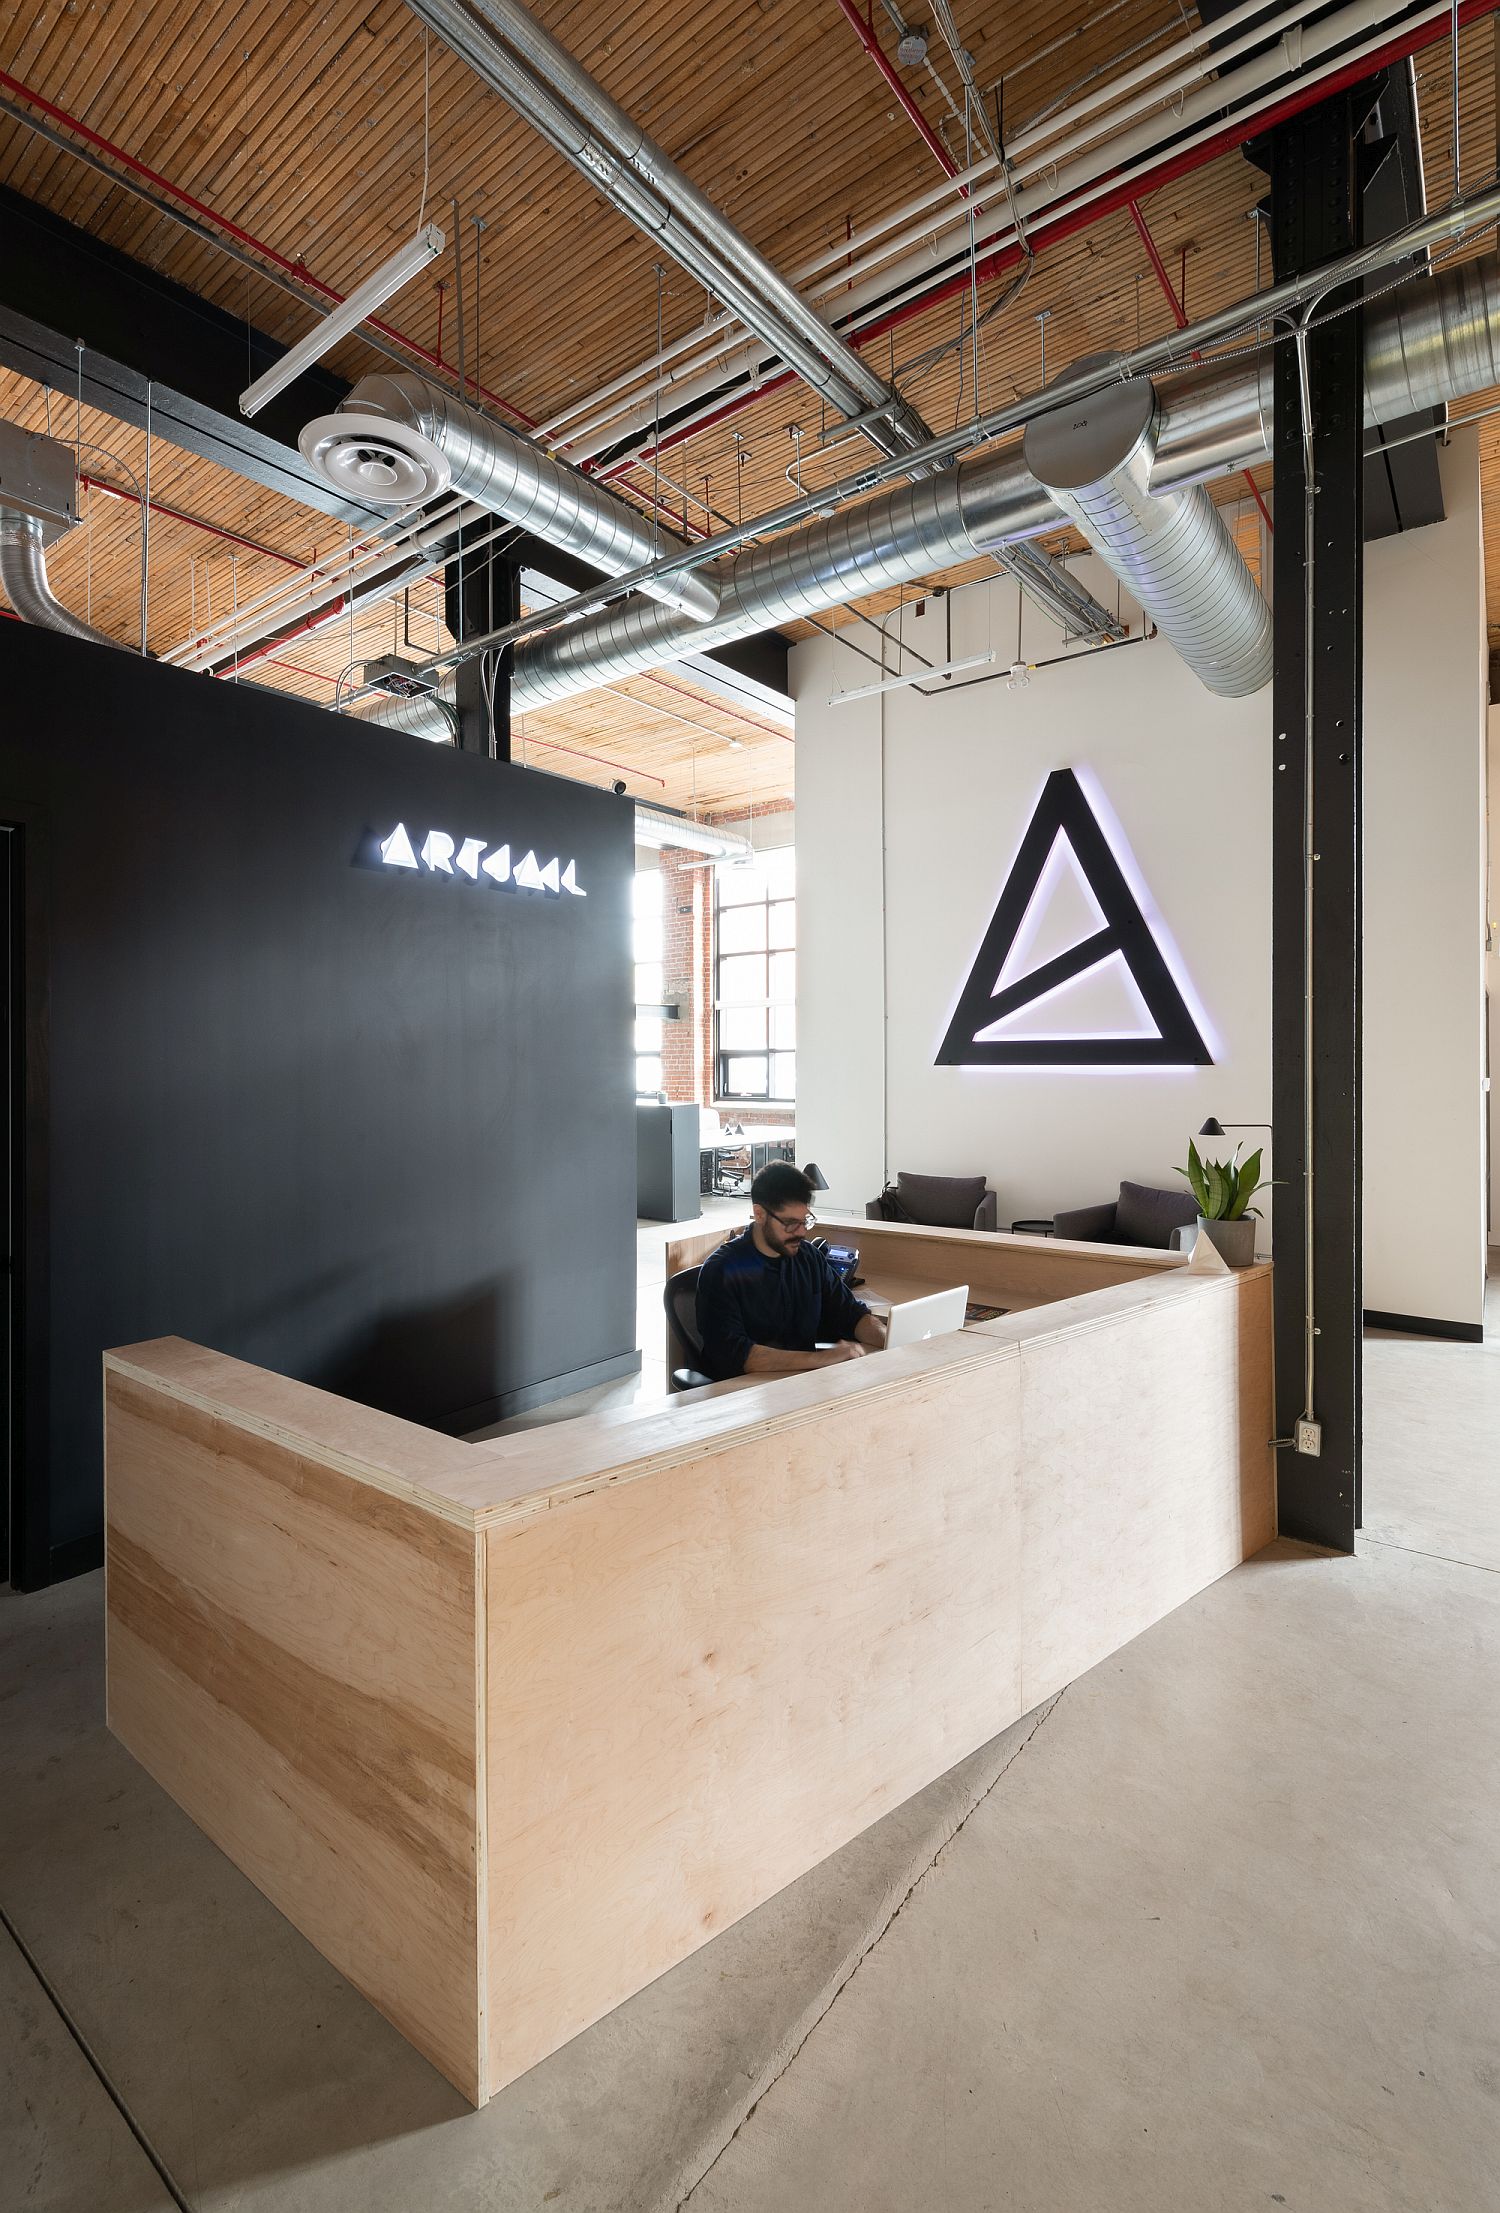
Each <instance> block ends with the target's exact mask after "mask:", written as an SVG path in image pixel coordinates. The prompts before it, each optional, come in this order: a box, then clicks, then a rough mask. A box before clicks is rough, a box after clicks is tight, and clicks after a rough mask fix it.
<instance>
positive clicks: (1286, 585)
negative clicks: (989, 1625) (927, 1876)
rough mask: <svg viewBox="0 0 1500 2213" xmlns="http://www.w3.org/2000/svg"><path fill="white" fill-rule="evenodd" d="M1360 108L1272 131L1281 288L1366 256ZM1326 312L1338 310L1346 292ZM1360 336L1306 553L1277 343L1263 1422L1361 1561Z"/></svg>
mask: <svg viewBox="0 0 1500 2213" xmlns="http://www.w3.org/2000/svg"><path fill="white" fill-rule="evenodd" d="M1367 106H1368V100H1367V99H1366V100H1365V101H1364V102H1363V103H1361V100H1360V95H1359V94H1358V92H1355V93H1346V94H1341V95H1339V96H1338V97H1337V98H1335V99H1333V100H1330V101H1327V102H1325V103H1324V105H1323V106H1321V107H1318V108H1314V109H1312V110H1310V111H1309V112H1308V113H1307V114H1306V115H1302V116H1299V117H1297V118H1296V119H1295V120H1294V121H1292V122H1289V123H1284V124H1282V125H1281V126H1280V127H1279V128H1278V129H1277V130H1276V131H1275V132H1274V133H1273V134H1272V135H1271V138H1270V141H1269V145H1268V149H1267V151H1268V153H1269V167H1270V170H1271V242H1272V253H1273V256H1274V261H1275V269H1276V276H1277V278H1278V280H1279V279H1281V278H1283V277H1288V276H1292V275H1295V274H1297V273H1299V272H1301V271H1302V270H1305V269H1310V268H1314V267H1316V266H1317V265H1318V264H1319V263H1320V262H1324V261H1328V260H1331V259H1332V258H1333V257H1334V256H1335V255H1337V254H1341V253H1346V252H1348V251H1349V250H1350V248H1352V247H1353V246H1355V245H1357V244H1358V243H1359V239H1358V235H1357V231H1358V192H1357V186H1358V175H1357V166H1356V154H1355V138H1356V130H1357V127H1358V120H1359V119H1360V118H1361V117H1362V114H1363V111H1364V108H1365V107H1367ZM1327 305H1328V306H1329V307H1331V308H1338V307H1341V306H1342V307H1346V308H1347V307H1348V305H1349V295H1348V294H1347V293H1343V294H1340V295H1339V296H1338V297H1337V298H1335V299H1333V300H1331V301H1329V302H1328V303H1327ZM1317 312H1318V311H1317V310H1316V309H1315V310H1314V311H1313V317H1312V320H1313V322H1316V321H1317ZM1360 323H1361V317H1360V313H1359V311H1358V309H1357V308H1354V309H1352V310H1351V311H1350V312H1348V313H1345V314H1340V315H1335V316H1333V317H1332V319H1330V320H1328V321H1326V322H1325V323H1323V325H1322V326H1321V327H1320V328H1312V329H1309V331H1308V333H1307V337H1306V369H1307V390H1306V398H1307V402H1308V403H1309V417H1310V424H1311V464H1312V467H1311V474H1312V481H1313V486H1314V491H1313V497H1312V518H1311V529H1310V533H1309V536H1310V541H1311V543H1310V554H1309V551H1308V549H1307V548H1306V547H1305V544H1304V520H1305V515H1306V509H1305V505H1304V489H1305V484H1306V476H1305V472H1304V446H1303V405H1304V395H1303V391H1302V387H1301V378H1300V375H1299V360H1298V347H1297V345H1296V343H1295V342H1293V341H1291V340H1284V341H1283V343H1282V344H1280V345H1279V346H1278V347H1277V350H1276V364H1275V368H1276V384H1275V467H1276V537H1275V555H1274V575H1273V587H1272V592H1273V604H1274V608H1275V616H1276V659H1275V674H1274V679H1273V687H1272V718H1273V720H1272V753H1273V755H1274V765H1273V769H1272V783H1273V786H1274V790H1273V804H1272V894H1271V923H1272V956H1271V962H1272V1007H1271V1038H1272V1063H1273V1072H1272V1117H1273V1120H1274V1123H1275V1155H1276V1157H1275V1166H1274V1173H1275V1176H1276V1179H1277V1188H1276V1241H1275V1242H1276V1283H1275V1333H1276V1426H1277V1434H1278V1437H1280V1438H1283V1439H1289V1438H1291V1439H1294V1438H1296V1436H1297V1434H1298V1425H1299V1423H1300V1422H1302V1421H1304V1420H1306V1419H1308V1418H1309V1417H1310V1418H1311V1419H1312V1420H1313V1421H1315V1422H1316V1423H1317V1424H1318V1427H1319V1430H1320V1432H1321V1440H1320V1449H1319V1450H1318V1451H1316V1452H1312V1451H1302V1450H1298V1449H1297V1448H1296V1445H1295V1444H1283V1445H1282V1447H1281V1449H1280V1451H1279V1452H1278V1456H1277V1464H1278V1520H1279V1527H1280V1530H1281V1533H1282V1535H1283V1536H1287V1537H1296V1538H1300V1539H1302V1540H1303V1541H1304V1542H1307V1543H1310V1544H1318V1545H1327V1546H1329V1547H1331V1548H1332V1549H1333V1550H1335V1551H1340V1552H1352V1551H1353V1549H1354V1532H1355V1529H1356V1528H1357V1527H1358V1524H1359V1503H1360V1490H1359V1486H1360V1389H1361V1336H1360V1329H1361V1309H1362V1302H1361V1286H1360V1274H1361V1269H1360V1180H1361V1179H1360V1051H1361V1017H1360V996H1361V985H1360V961H1361V901H1360V861H1361V853H1360V847H1361V819H1360V815H1361V808H1360V783H1361V758H1360V756H1361V727H1360V724H1361V706H1362V660H1363V642H1364V621H1363V588H1364V578H1363V538H1364V531H1363V483H1364V466H1363V461H1362V459H1361V449H1362V444H1363V439H1362V428H1361V393H1362V365H1361V359H1360ZM1309 618H1310V619H1309ZM1309 646H1310V649H1311V668H1312V673H1311V684H1310V686H1309V685H1308V684H1307V682H1306V676H1307V668H1308V648H1309ZM1309 1227H1310V1231H1311V1236H1310V1244H1309V1241H1308V1231H1309ZM1309 1373H1310V1376H1311V1385H1310V1387H1309ZM1304 1434H1306V1433H1304Z"/></svg>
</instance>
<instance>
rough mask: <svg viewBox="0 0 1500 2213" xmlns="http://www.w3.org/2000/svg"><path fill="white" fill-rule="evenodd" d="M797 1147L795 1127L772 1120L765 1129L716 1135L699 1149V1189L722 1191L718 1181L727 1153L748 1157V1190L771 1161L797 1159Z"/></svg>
mask: <svg viewBox="0 0 1500 2213" xmlns="http://www.w3.org/2000/svg"><path fill="white" fill-rule="evenodd" d="M796 1147H797V1132H796V1131H795V1129H793V1128H792V1127H791V1126H790V1125H788V1126H787V1127H785V1128H780V1127H777V1126H775V1125H773V1124H770V1123H768V1124H767V1125H766V1126H765V1127H764V1128H762V1129H748V1130H745V1131H743V1132H742V1133H741V1135H739V1136H738V1137H729V1136H720V1137H716V1138H714V1139H713V1141H712V1142H711V1143H710V1144H707V1145H705V1144H702V1143H701V1141H700V1144H699V1149H698V1159H699V1167H698V1188H699V1190H700V1191H706V1192H711V1191H717V1190H719V1189H720V1188H721V1186H720V1183H719V1168H720V1163H721V1162H722V1161H723V1160H724V1158H725V1156H726V1155H729V1156H732V1155H734V1154H735V1153H744V1154H745V1155H746V1156H747V1159H746V1169H745V1186H744V1187H745V1189H746V1190H747V1191H748V1190H749V1188H750V1185H751V1184H752V1183H753V1182H754V1181H755V1178H756V1177H757V1176H758V1175H759V1174H760V1172H761V1170H762V1168H764V1167H766V1166H768V1165H769V1163H770V1162H771V1161H773V1160H795V1159H796V1157H797V1155H796Z"/></svg>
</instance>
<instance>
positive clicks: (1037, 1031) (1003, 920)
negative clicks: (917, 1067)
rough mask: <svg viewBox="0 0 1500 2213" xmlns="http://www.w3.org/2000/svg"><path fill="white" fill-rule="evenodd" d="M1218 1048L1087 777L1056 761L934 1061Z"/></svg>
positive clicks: (1204, 1061) (1027, 1061)
mask: <svg viewBox="0 0 1500 2213" xmlns="http://www.w3.org/2000/svg"><path fill="white" fill-rule="evenodd" d="M1212 1059H1213V1055H1212V1053H1210V1051H1209V1049H1208V1047H1207V1045H1205V1043H1204V1041H1203V1036H1202V1032H1201V1031H1200V1029H1199V1027H1198V1024H1197V1022H1195V1020H1194V1019H1193V1016H1192V1015H1191V1013H1190V1012H1189V1011H1188V1005H1187V1001H1186V999H1185V998H1184V996H1183V993H1182V989H1181V988H1180V986H1179V984H1178V982H1177V980H1176V979H1175V978H1174V976H1173V975H1172V972H1171V970H1170V969H1169V968H1168V966H1167V962H1166V959H1165V957H1164V956H1163V953H1162V948H1161V946H1160V945H1159V944H1158V942H1157V939H1156V937H1155V935H1154V934H1153V932H1152V929H1151V926H1150V924H1149V923H1148V922H1147V920H1146V917H1145V915H1144V914H1143V913H1142V912H1141V908H1140V904H1139V902H1138V901H1137V899H1136V897H1135V894H1134V893H1133V892H1132V891H1131V889H1130V886H1129V884H1128V883H1127V882H1126V880H1125V873H1124V870H1123V869H1122V868H1121V865H1120V862H1119V860H1118V859H1117V857H1116V855H1115V853H1114V852H1113V851H1112V849H1111V847H1110V844H1109V840H1108V839H1107V838H1106V836H1105V834H1104V831H1103V828H1102V827H1101V825H1100V822H1099V818H1098V816H1097V815H1096V813H1095V812H1094V810H1093V808H1092V807H1091V806H1090V805H1089V802H1088V800H1087V798H1086V797H1085V795H1084V791H1083V787H1082V785H1081V784H1080V783H1079V781H1078V778H1077V777H1076V776H1075V774H1074V773H1073V771H1072V769H1070V768H1060V769H1056V770H1054V772H1053V773H1052V775H1050V776H1049V777H1048V778H1047V781H1046V783H1045V785H1044V786H1043V787H1042V796H1041V798H1040V799H1039V801H1038V802H1037V809H1036V813H1035V814H1034V815H1033V816H1032V818H1031V821H1030V823H1029V825H1028V827H1027V831H1026V835H1025V836H1024V837H1023V838H1022V840H1021V849H1020V851H1019V852H1018V853H1017V855H1016V858H1015V864H1014V866H1013V867H1012V869H1011V872H1010V875H1009V876H1008V877H1007V879H1006V882H1005V886H1004V889H1003V890H1002V891H1001V893H1000V902H999V905H998V906H997V907H996V909H995V912H994V916H993V918H992V920H991V922H990V926H989V928H988V930H986V932H985V934H984V942H983V944H982V945H981V946H980V948H979V954H978V957H977V959H976V960H975V962H974V966H973V968H972V969H971V970H970V972H969V980H968V982H967V983H966V984H965V985H964V988H963V991H962V993H961V994H960V997H959V1002H958V1006H957V1008H956V1010H955V1012H954V1015H953V1019H952V1021H951V1022H950V1023H949V1025H948V1033H947V1035H946V1037H945V1038H944V1039H943V1043H942V1046H941V1049H940V1050H939V1052H938V1056H937V1065H938V1066H939V1067H949V1068H953V1067H966V1068H976V1067H977V1068H993V1067H1011V1068H1016V1067H1032V1068H1034V1067H1038V1066H1043V1067H1064V1068H1066V1067H1078V1068H1087V1067H1095V1068H1097V1067H1114V1068H1160V1067H1176V1068H1184V1067H1192V1066H1200V1067H1201V1066H1207V1065H1208V1064H1209V1063H1210V1062H1211V1061H1212Z"/></svg>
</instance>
